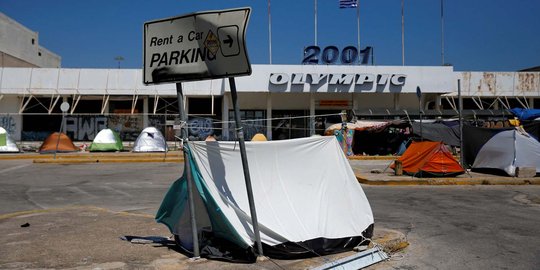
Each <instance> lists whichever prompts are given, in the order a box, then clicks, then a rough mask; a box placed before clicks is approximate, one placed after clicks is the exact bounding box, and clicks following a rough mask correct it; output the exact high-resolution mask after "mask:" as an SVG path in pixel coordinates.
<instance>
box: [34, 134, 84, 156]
mask: <svg viewBox="0 0 540 270" xmlns="http://www.w3.org/2000/svg"><path fill="white" fill-rule="evenodd" d="M58 136H60V140H58ZM57 143H58V152H60V153H62V152H63V153H65V152H77V151H79V147H77V146H75V145H74V144H73V142H72V141H71V139H70V138H69V137H68V136H67V135H66V134H64V133H58V132H54V133H53V134H51V135H49V136H48V137H47V139H45V141H43V143H42V144H41V146H40V147H39V151H38V152H40V153H42V154H43V153H54V151H56V144H57Z"/></svg>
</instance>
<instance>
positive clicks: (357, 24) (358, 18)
mask: <svg viewBox="0 0 540 270" xmlns="http://www.w3.org/2000/svg"><path fill="white" fill-rule="evenodd" d="M356 34H357V36H358V55H360V52H361V51H362V48H360V0H356ZM358 61H359V62H358V63H360V57H358Z"/></svg>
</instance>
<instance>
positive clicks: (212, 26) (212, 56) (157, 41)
mask: <svg viewBox="0 0 540 270" xmlns="http://www.w3.org/2000/svg"><path fill="white" fill-rule="evenodd" d="M250 13H251V9H250V8H239V9H227V10H218V11H205V12H197V13H193V14H188V15H183V16H179V17H173V18H167V19H160V20H155V21H150V22H146V23H145V24H144V59H143V61H144V69H143V82H144V83H145V84H158V83H164V82H184V81H194V80H205V79H215V78H224V77H236V76H243V75H250V74H251V65H250V63H249V59H248V56H247V52H246V45H245V32H246V28H247V23H248V20H249V15H250Z"/></svg>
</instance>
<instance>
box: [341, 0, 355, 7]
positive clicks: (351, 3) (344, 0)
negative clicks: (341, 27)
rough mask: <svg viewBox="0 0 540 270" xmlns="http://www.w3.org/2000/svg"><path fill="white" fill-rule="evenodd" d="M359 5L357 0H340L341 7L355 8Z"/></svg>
mask: <svg viewBox="0 0 540 270" xmlns="http://www.w3.org/2000/svg"><path fill="white" fill-rule="evenodd" d="M357 5H358V1H357V0H339V8H355V7H356V6H357Z"/></svg>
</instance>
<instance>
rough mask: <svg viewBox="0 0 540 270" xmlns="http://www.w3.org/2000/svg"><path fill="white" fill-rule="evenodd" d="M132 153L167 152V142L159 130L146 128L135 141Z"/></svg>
mask: <svg viewBox="0 0 540 270" xmlns="http://www.w3.org/2000/svg"><path fill="white" fill-rule="evenodd" d="M133 152H167V142H166V141H165V137H163V134H161V132H160V131H159V130H157V129H156V128H155V127H147V128H145V129H144V130H143V131H142V132H141V134H139V137H137V140H135V144H134V145H133Z"/></svg>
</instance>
